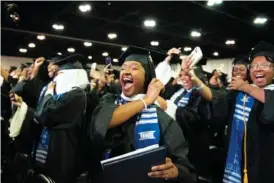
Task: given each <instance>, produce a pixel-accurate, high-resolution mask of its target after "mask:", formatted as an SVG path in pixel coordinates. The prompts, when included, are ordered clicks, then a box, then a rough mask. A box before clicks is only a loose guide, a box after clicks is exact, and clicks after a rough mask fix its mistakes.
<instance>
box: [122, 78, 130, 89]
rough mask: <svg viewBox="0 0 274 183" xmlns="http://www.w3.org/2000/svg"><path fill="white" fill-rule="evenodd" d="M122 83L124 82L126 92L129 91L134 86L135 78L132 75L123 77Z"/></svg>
mask: <svg viewBox="0 0 274 183" xmlns="http://www.w3.org/2000/svg"><path fill="white" fill-rule="evenodd" d="M122 82H123V85H124V89H125V90H128V89H130V88H131V87H132V86H133V78H132V76H130V75H127V76H123V77H122Z"/></svg>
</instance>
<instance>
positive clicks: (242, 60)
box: [232, 54, 249, 66]
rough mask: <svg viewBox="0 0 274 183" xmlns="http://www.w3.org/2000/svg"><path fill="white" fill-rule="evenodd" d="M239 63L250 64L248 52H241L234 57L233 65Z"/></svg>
mask: <svg viewBox="0 0 274 183" xmlns="http://www.w3.org/2000/svg"><path fill="white" fill-rule="evenodd" d="M237 64H243V65H246V66H247V65H248V64H249V58H248V55H247V54H240V55H236V57H235V58H234V60H233V62H232V65H237Z"/></svg>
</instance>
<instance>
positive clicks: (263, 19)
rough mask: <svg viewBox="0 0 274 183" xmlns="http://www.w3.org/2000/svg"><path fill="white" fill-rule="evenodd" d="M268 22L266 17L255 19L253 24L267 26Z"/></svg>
mask: <svg viewBox="0 0 274 183" xmlns="http://www.w3.org/2000/svg"><path fill="white" fill-rule="evenodd" d="M266 21H267V18H265V17H257V18H255V19H254V21H253V23H254V24H265V23H266Z"/></svg>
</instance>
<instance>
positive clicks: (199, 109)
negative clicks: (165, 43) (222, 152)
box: [162, 48, 213, 177]
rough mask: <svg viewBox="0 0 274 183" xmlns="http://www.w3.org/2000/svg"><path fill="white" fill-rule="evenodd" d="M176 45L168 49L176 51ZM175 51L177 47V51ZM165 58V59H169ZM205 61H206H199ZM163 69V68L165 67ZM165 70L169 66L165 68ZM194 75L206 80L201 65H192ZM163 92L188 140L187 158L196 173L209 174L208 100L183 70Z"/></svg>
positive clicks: (209, 124) (209, 126) (173, 115)
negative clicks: (198, 66) (175, 80)
mask: <svg viewBox="0 0 274 183" xmlns="http://www.w3.org/2000/svg"><path fill="white" fill-rule="evenodd" d="M176 51H177V50H176V49H175V48H173V49H171V50H170V51H169V53H170V54H175V53H176ZM177 52H178V51H177ZM170 57H172V55H171V56H168V57H167V58H166V61H168V60H169V59H171V58H170ZM200 63H202V64H206V62H202V61H201V62H200ZM162 70H163V71H165V69H164V67H162ZM166 70H167V72H168V70H169V69H166ZM195 71H196V73H197V75H198V76H199V78H200V79H201V80H203V81H204V82H205V78H204V77H205V76H204V75H203V70H202V69H201V68H196V69H195ZM162 95H163V96H165V97H167V98H166V99H167V106H168V108H167V110H166V112H167V114H169V115H170V116H171V117H173V118H174V119H175V120H176V121H178V123H179V125H180V127H181V129H182V130H183V132H184V136H185V139H186V140H187V142H188V146H189V152H188V155H187V157H188V159H189V161H190V163H191V164H193V166H194V167H195V169H196V171H197V174H198V176H203V177H205V176H207V177H209V176H208V174H209V173H208V171H209V170H210V168H209V165H210V162H209V152H210V149H209V147H210V145H211V136H213V134H212V133H211V130H210V128H211V123H210V122H211V121H210V119H211V109H210V103H209V102H208V101H206V100H205V99H204V98H203V97H202V96H201V95H200V92H199V88H197V87H194V86H193V85H192V82H191V79H190V77H189V76H188V75H184V72H182V71H181V72H180V77H179V78H177V84H175V85H174V84H172V83H167V84H166V85H165V92H164V93H162Z"/></svg>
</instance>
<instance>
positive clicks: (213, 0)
mask: <svg viewBox="0 0 274 183" xmlns="http://www.w3.org/2000/svg"><path fill="white" fill-rule="evenodd" d="M222 2H223V1H222V0H208V1H207V6H214V5H216V4H221V3H222Z"/></svg>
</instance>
